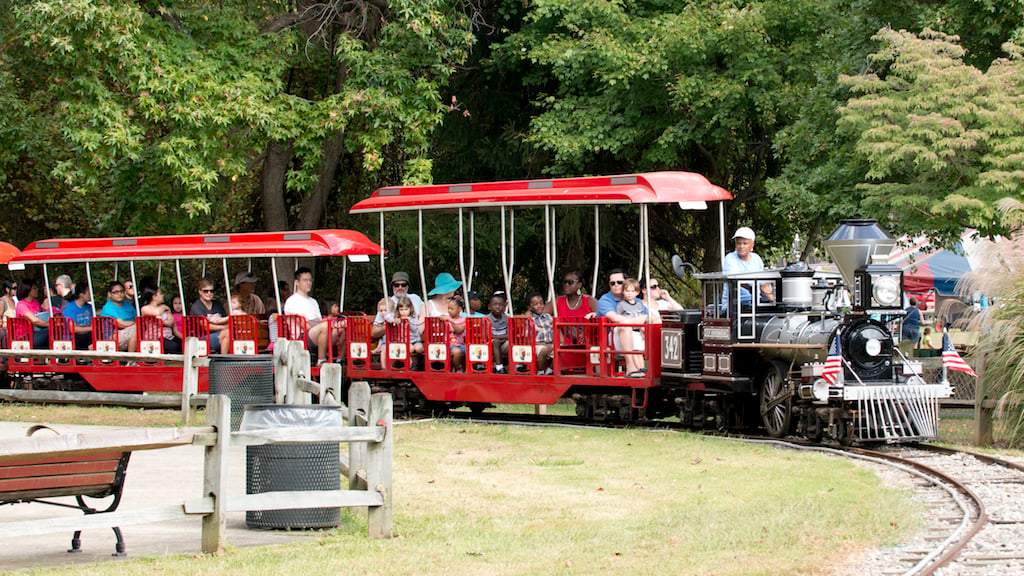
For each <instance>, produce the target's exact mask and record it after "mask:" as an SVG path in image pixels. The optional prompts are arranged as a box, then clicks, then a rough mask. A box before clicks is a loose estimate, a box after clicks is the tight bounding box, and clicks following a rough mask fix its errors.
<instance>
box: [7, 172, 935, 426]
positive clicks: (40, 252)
mask: <svg viewBox="0 0 1024 576" xmlns="http://www.w3.org/2000/svg"><path fill="white" fill-rule="evenodd" d="M730 199H731V196H730V195H729V194H728V192H726V191H724V190H722V189H721V188H718V187H716V186H714V185H712V184H710V183H709V182H707V181H706V180H705V179H703V177H701V176H699V175H695V174H690V173H682V172H660V173H649V174H634V175H625V176H602V177H587V178H575V179H563V180H544V181H537V180H531V181H519V182H503V183H484V184H464V185H452V186H448V185H439V186H408V187H396V188H385V189H381V190H378V191H377V192H375V193H374V195H373V196H371V197H370V198H368V199H366V200H364V201H362V202H360V203H358V204H357V205H356V206H355V207H354V208H353V209H352V212H353V213H360V212H364V213H368V212H379V213H380V214H381V235H382V238H381V240H380V242H379V244H375V243H373V242H370V241H369V240H368V239H366V238H365V237H363V236H361V235H358V234H356V235H355V236H353V238H354V240H346V242H345V243H337V242H335V241H334V240H330V241H329V242H326V243H324V244H323V245H324V246H328V248H323V247H321V244H315V245H314V244H311V245H310V246H308V247H306V246H305V245H302V246H301V248H302V251H301V252H300V251H297V250H298V248H299V247H300V244H301V243H302V242H311V241H313V240H318V239H319V238H320V237H321V236H324V237H325V238H328V239H333V238H335V237H342V232H341V231H331V232H330V233H329V234H325V233H323V232H313V233H288V234H286V235H285V236H284V237H282V238H281V239H272V238H266V237H264V236H261V235H218V236H217V237H216V238H215V240H216V242H211V241H210V239H209V238H206V237H195V238H190V239H189V241H188V242H184V241H182V240H175V239H173V238H174V237H165V238H164V239H163V240H160V239H152V240H150V239H146V240H145V241H143V239H137V240H138V241H137V245H139V246H142V245H143V244H148V243H152V244H153V245H154V246H155V245H157V244H159V245H163V246H173V249H168V250H163V249H161V250H157V249H156V248H155V247H154V248H153V249H152V250H151V251H150V252H149V253H141V252H139V249H138V248H134V246H136V244H132V243H126V241H125V239H105V240H102V241H95V242H99V243H102V244H103V245H104V246H106V245H107V244H110V248H109V250H110V251H111V253H101V254H99V255H98V256H94V254H96V253H98V252H103V251H102V250H98V249H97V248H96V247H95V246H94V245H93V244H90V243H88V242H85V241H82V242H83V244H82V247H81V249H79V248H75V246H76V244H75V243H74V242H70V241H44V242H39V243H36V244H35V245H33V246H31V247H30V248H32V249H31V250H30V249H26V252H25V253H24V254H23V256H22V257H21V260H22V261H24V262H26V263H32V264H38V263H42V264H44V265H45V264H46V263H47V262H51V263H60V262H71V261H85V262H88V261H89V259H88V258H92V259H93V261H98V260H100V259H101V258H103V259H105V260H107V261H110V260H117V259H118V258H122V259H126V258H149V259H159V258H163V259H174V260H176V259H178V258H183V257H208V256H206V254H209V255H213V254H217V256H218V257H225V258H227V257H231V255H234V257H236V258H246V259H251V258H252V257H260V255H261V254H263V253H264V252H265V253H266V255H267V256H268V257H276V258H284V257H289V256H291V255H295V254H298V255H307V256H310V257H315V256H331V255H335V256H347V257H348V258H352V257H353V255H358V256H359V257H361V258H363V259H365V260H368V259H369V258H368V257H369V256H378V257H379V256H380V255H381V254H383V252H384V248H383V246H384V239H383V235H384V213H385V212H396V211H403V210H405V211H425V210H439V211H442V212H446V213H449V214H451V213H453V212H454V211H455V210H458V212H457V214H458V218H459V222H458V225H459V230H460V239H461V231H462V228H463V220H462V219H463V214H464V210H465V211H466V212H467V213H470V214H472V213H473V212H475V211H478V210H483V209H491V210H494V209H500V210H502V222H503V225H502V227H501V228H502V234H503V235H504V234H505V229H504V228H505V227H504V222H505V210H506V208H508V209H509V210H512V209H514V208H524V209H527V208H528V209H536V208H537V207H541V208H543V209H544V210H545V211H546V219H547V221H549V222H550V223H551V224H550V226H549V228H550V229H549V230H548V231H547V232H548V234H549V236H548V238H549V239H550V241H549V245H548V250H549V252H550V251H552V248H551V246H552V245H553V243H554V242H553V239H554V238H555V237H556V234H555V226H554V222H555V218H554V215H555V212H554V208H555V206H563V205H567V204H587V205H593V206H595V218H596V210H597V206H607V205H613V204H634V205H637V206H638V207H639V214H640V218H641V226H640V229H641V230H642V231H644V233H645V234H644V235H642V238H641V246H640V253H641V254H642V255H643V257H642V258H641V262H642V263H644V262H646V263H648V264H649V261H650V244H649V239H648V238H646V232H647V226H646V220H647V211H648V207H649V206H650V204H672V205H676V204H678V205H679V206H680V207H684V206H692V205H697V204H704V205H706V204H707V203H712V202H718V203H719V206H721V203H723V202H725V201H728V200H730ZM719 209H720V211H721V208H719ZM470 217H471V218H472V216H470ZM720 220H724V218H722V216H721V212H720ZM471 222H472V220H471ZM470 228H471V230H472V224H471V225H470ZM347 234H350V235H351V234H355V233H347ZM512 236H513V234H512V233H511V231H510V232H509V237H512ZM346 238H347V237H346ZM356 240H358V242H357V241H356ZM504 241H505V238H504V237H503V239H502V242H503V243H504ZM62 242H63V243H62ZM254 242H256V243H255V244H254ZM234 243H239V244H238V246H237V248H236V250H235V252H230V251H227V252H226V251H225V250H226V249H229V248H231V247H232V245H233V244H234ZM129 244H130V245H131V246H133V248H132V249H133V250H134V252H132V253H131V254H128V255H127V256H125V254H123V253H122V252H120V251H119V252H117V253H113V251H115V250H122V248H119V247H123V246H125V245H129ZM244 244H248V245H244ZM335 244H337V246H335ZM421 244H422V240H421ZM722 244H723V246H724V240H723V241H722ZM825 244H826V248H827V249H828V250H829V252H830V253H831V256H832V259H833V261H834V262H835V263H836V265H837V266H838V268H839V271H840V275H835V274H833V275H822V274H820V273H815V272H814V271H812V270H810V269H808V268H807V267H806V266H803V265H802V264H799V263H798V264H795V265H791V266H788V267H787V268H785V269H782V270H765V271H763V272H753V273H746V274H738V275H724V274H699V275H697V278H699V280H700V282H701V287H702V301H701V306H700V308H695V309H686V310H678V311H664V312H662V313H661V322H660V323H652V322H644V323H641V324H637V325H634V326H632V327H633V328H634V329H636V330H638V331H640V332H642V333H643V335H644V349H643V350H640V351H637V352H629V353H633V354H642V355H643V357H644V358H645V360H646V365H647V369H646V372H645V373H644V374H643V375H642V377H639V378H637V377H628V375H627V374H626V373H625V370H624V368H623V355H624V353H623V352H622V351H620V350H616V349H615V348H614V346H613V344H612V338H611V335H612V331H613V330H614V329H615V327H616V326H619V327H621V326H622V325H621V324H619V325H614V324H611V323H609V322H607V321H606V320H605V319H601V318H596V319H581V318H574V319H567V318H560V317H557V316H556V317H555V318H554V321H553V327H554V335H555V337H554V342H553V362H552V364H553V373H552V374H540V373H538V371H537V369H536V365H535V363H534V344H535V341H534V338H535V332H534V326H533V324H532V321H531V320H530V319H528V318H525V317H518V316H516V317H511V318H510V321H509V332H508V339H509V344H510V354H509V368H508V373H507V374H504V373H502V374H498V373H495V372H494V371H493V370H492V363H491V361H490V360H491V359H490V358H489V354H490V350H491V346H490V338H491V332H490V328H489V326H488V324H487V319H486V318H468V319H467V330H466V336H465V346H466V362H465V370H464V371H453V370H452V366H451V363H450V358H449V346H448V340H447V336H448V335H447V333H446V331H445V328H444V326H443V324H442V323H441V322H439V321H438V320H437V319H433V318H428V319H427V322H425V330H424V333H423V341H424V342H423V343H424V345H425V357H424V358H423V359H422V361H413V357H412V356H413V354H412V348H411V341H410V340H411V338H410V333H409V331H408V330H404V331H402V330H395V331H389V332H388V334H387V336H386V340H387V346H386V349H385V353H384V354H383V356H382V355H380V354H373V353H371V350H372V349H373V348H374V347H375V345H376V342H375V341H374V339H373V338H372V337H371V324H372V316H365V315H361V314H351V315H348V316H347V317H345V318H344V319H342V320H334V321H332V325H331V326H332V330H338V331H339V332H340V331H344V336H343V338H339V339H338V342H339V346H338V348H337V349H332V351H331V354H330V356H329V357H330V359H331V360H332V361H338V362H341V363H342V364H343V366H344V378H345V379H346V381H348V382H351V381H368V382H370V384H371V386H373V387H374V388H375V389H377V390H382V391H388V392H390V393H391V394H392V395H393V397H394V400H395V408H396V411H401V410H409V411H413V410H431V411H438V410H448V409H453V408H458V407H463V406H469V407H470V408H471V409H472V410H474V411H479V410H484V409H486V408H488V407H490V406H493V405H496V404H503V403H511V404H534V405H551V404H555V403H556V402H558V401H559V400H563V399H566V400H571V401H573V402H574V403H575V408H576V413H577V415H579V416H581V417H583V418H585V419H588V420H593V421H613V422H626V423H629V422H643V421H650V420H655V419H664V418H672V419H675V418H678V419H680V420H681V421H682V422H683V423H684V424H688V425H692V426H695V427H700V428H707V427H712V428H719V429H726V428H729V429H732V428H735V427H738V426H739V427H744V428H748V429H750V428H759V429H762V430H764V431H765V432H766V433H767V434H769V435H771V436H775V437H782V436H786V435H790V434H798V435H801V436H805V437H808V438H812V439H815V440H823V439H831V440H835V441H840V442H909V441H919V440H928V439H933V438H935V437H936V435H937V431H938V430H937V427H938V402H939V400H940V399H941V398H946V397H949V396H950V395H951V389H950V386H949V385H948V384H947V383H928V382H926V381H925V380H924V379H923V378H922V377H921V366H920V364H919V363H917V362H915V361H912V360H910V359H908V358H906V357H903V356H902V355H901V353H900V351H899V348H898V346H897V345H896V344H897V342H896V340H895V338H894V335H893V328H894V327H895V326H898V323H899V320H900V318H901V317H902V314H903V286H902V271H901V270H900V269H899V268H897V267H895V266H892V265H889V264H887V263H885V256H886V255H887V254H888V252H889V250H890V249H891V248H892V246H893V245H894V241H893V240H892V238H891V237H890V236H889V235H888V234H887V233H886V232H885V231H883V230H882V229H881V228H880V227H879V226H878V225H877V224H876V223H875V222H874V221H870V220H845V221H843V222H842V224H841V225H840V226H839V228H838V229H837V230H836V231H835V232H834V233H833V234H832V235H831V236H830V238H829V239H828V241H826V243H825ZM218 247H219V251H218ZM72 248H73V249H74V250H79V252H81V253H74V254H72V253H71V252H68V253H62V254H57V253H56V251H57V250H65V249H67V250H72ZM460 248H461V244H460ZM46 249H50V250H51V251H52V252H50V253H47V252H46ZM207 250H209V252H206V251H207ZM33 252H35V254H33ZM723 253H724V250H723ZM226 255H227V256H226ZM460 257H461V255H460ZM76 259H77V260H76ZM421 260H422V255H421ZM599 260H600V258H599V257H598V256H597V255H595V261H599ZM353 261H355V260H353ZM471 261H472V260H471ZM549 262H552V264H551V265H549V266H548V273H549V283H551V285H552V286H553V276H554V268H555V266H554V264H553V258H551V259H550V260H549ZM271 264H272V266H271V268H272V269H276V268H274V266H273V261H272V262H271ZM249 265H250V266H251V262H250V264H249ZM380 267H381V276H382V283H383V284H384V291H385V292H387V283H386V281H385V280H384V279H385V278H386V277H387V275H386V272H385V270H384V268H385V265H384V261H383V259H382V260H381V263H380ZM422 268H423V266H422V262H421V278H422V276H423V274H422ZM460 268H463V266H462V265H461V263H460ZM508 268H509V269H508V272H509V274H507V276H511V266H509V267H508ZM645 268H646V269H645V270H642V271H641V272H642V274H638V276H640V275H642V276H647V277H650V269H649V265H647V266H646V267H645ZM133 270H134V268H133ZM45 271H46V268H45V266H44V273H45ZM228 272H229V271H228V265H227V263H225V264H224V276H225V283H227V278H228V276H229V273H228ZM462 277H463V280H465V279H466V278H471V277H472V264H471V266H470V270H469V272H468V274H467V272H465V271H463V272H462ZM275 280H276V278H275ZM506 282H507V283H508V282H509V280H508V278H507V279H506ZM275 284H276V282H275ZM465 288H466V287H465V286H464V289H465ZM763 289H764V290H763ZM179 290H181V288H179ZM769 292H770V293H771V294H772V296H771V297H770V298H766V297H765V296H764V295H765V294H766V293H769ZM343 294H344V284H343V285H342V295H343ZM283 320H284V317H281V318H279V319H278V322H277V327H278V334H277V335H278V336H279V338H288V339H297V340H302V341H305V336H304V334H303V332H302V329H301V328H298V329H293V330H292V331H293V332H294V333H290V332H289V331H288V330H286V328H287V327H288V326H289V325H290V324H291V323H290V322H287V321H283ZM240 324H242V323H240ZM22 345H24V344H22ZM12 347H13V346H12ZM236 351H237V350H236ZM625 354H628V353H625ZM175 370H177V372H175ZM9 371H10V373H11V375H12V376H13V377H18V376H19V375H32V374H36V375H38V374H46V373H63V374H69V373H80V374H81V375H82V377H83V378H85V379H86V380H87V381H88V382H89V383H90V384H91V385H92V386H93V387H94V388H95V389H98V390H103V389H108V390H120V391H128V390H148V389H150V388H149V387H151V386H153V385H154V383H157V382H159V385H160V387H161V388H160V389H161V390H173V389H174V386H175V384H174V381H175V376H174V375H175V374H176V373H180V369H175V368H173V367H169V366H146V365H144V364H143V365H140V366H123V365H118V364H117V363H113V364H111V363H101V362H94V363H91V364H90V365H88V366H81V365H76V364H74V363H64V364H61V365H53V364H46V363H41V362H28V363H24V362H21V363H19V362H11V363H10V365H9ZM313 372H314V375H315V374H316V368H315V367H314V368H313ZM122 376H123V377H122ZM203 376H204V378H203V384H201V387H205V374H204V375H203ZM147 386H148V387H147Z"/></svg>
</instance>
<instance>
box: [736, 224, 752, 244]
mask: <svg viewBox="0 0 1024 576" xmlns="http://www.w3.org/2000/svg"><path fill="white" fill-rule="evenodd" d="M737 238H746V239H747V240H751V241H753V240H754V231H753V230H751V229H750V228H748V227H746V226H744V227H743V228H740V229H739V230H737V231H736V233H735V234H733V235H732V239H733V240H735V239H737Z"/></svg>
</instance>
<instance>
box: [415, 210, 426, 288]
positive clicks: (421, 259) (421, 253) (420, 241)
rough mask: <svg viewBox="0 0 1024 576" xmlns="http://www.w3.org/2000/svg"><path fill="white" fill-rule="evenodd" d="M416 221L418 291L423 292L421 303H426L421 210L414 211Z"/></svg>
mask: <svg viewBox="0 0 1024 576" xmlns="http://www.w3.org/2000/svg"><path fill="white" fill-rule="evenodd" d="M416 219H417V221H418V223H419V228H418V231H419V236H418V237H417V240H418V241H419V242H418V243H419V245H420V246H419V253H420V290H421V291H422V292H423V301H424V302H426V301H427V277H426V274H425V271H424V270H423V210H417V211H416Z"/></svg>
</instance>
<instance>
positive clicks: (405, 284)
mask: <svg viewBox="0 0 1024 576" xmlns="http://www.w3.org/2000/svg"><path fill="white" fill-rule="evenodd" d="M391 285H392V286H394V287H395V288H407V287H408V286H409V283H408V282H392V283H391Z"/></svg>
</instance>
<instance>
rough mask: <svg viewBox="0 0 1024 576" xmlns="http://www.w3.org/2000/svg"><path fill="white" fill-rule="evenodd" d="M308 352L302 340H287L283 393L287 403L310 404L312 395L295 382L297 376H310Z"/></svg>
mask: <svg viewBox="0 0 1024 576" xmlns="http://www.w3.org/2000/svg"><path fill="white" fill-rule="evenodd" d="M310 367H311V366H310V363H309V352H307V351H306V347H305V346H303V343H302V342H299V341H298V340H293V341H290V342H288V372H289V375H288V390H287V392H286V393H285V397H286V400H285V401H286V402H287V403H288V404H312V403H313V396H312V395H311V394H310V393H309V392H303V391H302V390H300V389H299V387H298V385H297V384H296V382H295V379H296V378H298V377H300V376H301V377H303V378H310Z"/></svg>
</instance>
